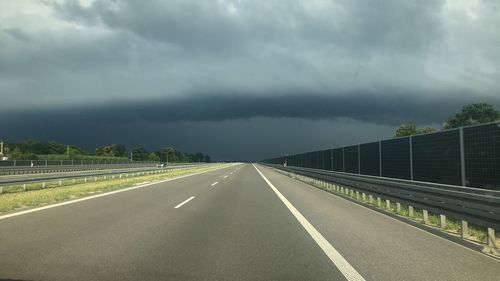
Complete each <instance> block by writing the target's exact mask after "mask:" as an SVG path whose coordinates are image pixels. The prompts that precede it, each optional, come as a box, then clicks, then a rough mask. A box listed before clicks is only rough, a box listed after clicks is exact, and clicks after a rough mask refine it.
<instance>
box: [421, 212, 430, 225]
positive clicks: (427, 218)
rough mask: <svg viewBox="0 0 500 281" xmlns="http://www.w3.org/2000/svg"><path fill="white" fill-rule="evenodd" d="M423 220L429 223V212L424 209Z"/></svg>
mask: <svg viewBox="0 0 500 281" xmlns="http://www.w3.org/2000/svg"><path fill="white" fill-rule="evenodd" d="M422 221H423V222H424V224H429V212H428V211H427V210H423V209H422Z"/></svg>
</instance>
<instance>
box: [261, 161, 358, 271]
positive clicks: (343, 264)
mask: <svg viewBox="0 0 500 281" xmlns="http://www.w3.org/2000/svg"><path fill="white" fill-rule="evenodd" d="M252 165H253V167H254V168H255V170H257V172H258V173H259V174H260V176H261V177H262V178H263V179H264V181H265V182H266V183H267V185H269V187H271V189H272V190H273V191H274V193H276V195H277V196H278V198H279V199H280V200H281V201H282V202H283V204H285V206H286V207H287V208H288V210H290V212H291V213H292V215H293V216H294V217H295V218H296V219H297V220H298V221H299V223H300V224H301V225H302V227H304V229H305V230H306V231H307V233H309V235H310V236H311V237H312V238H313V240H314V241H315V242H316V243H317V244H318V246H319V247H320V248H321V250H323V252H324V253H325V254H326V255H327V256H328V258H330V260H331V261H332V262H333V264H334V265H335V266H336V267H337V268H338V269H339V270H340V272H341V273H342V274H343V275H344V277H345V278H346V279H347V280H349V281H363V280H365V279H364V278H363V276H361V274H359V272H358V271H356V269H354V267H352V265H351V264H350V263H349V262H348V261H347V260H346V259H345V258H344V257H343V256H342V255H341V254H340V253H339V252H338V251H337V250H336V249H335V248H334V247H333V246H332V245H331V244H330V243H329V242H328V240H326V239H325V237H323V235H321V233H319V231H318V230H317V229H316V228H315V227H314V226H313V225H312V224H311V223H310V222H309V221H308V220H307V219H306V218H305V217H304V216H303V215H302V214H301V213H300V212H299V210H297V209H296V208H295V207H294V206H293V205H292V203H290V201H288V199H286V197H285V196H283V194H281V192H280V191H279V190H278V189H277V188H276V187H275V186H274V185H273V184H272V183H271V182H270V181H269V180H268V179H267V178H266V177H265V176H264V174H262V173H261V172H260V170H259V169H257V167H256V166H255V165H254V164H252Z"/></svg>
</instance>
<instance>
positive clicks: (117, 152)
mask: <svg viewBox="0 0 500 281" xmlns="http://www.w3.org/2000/svg"><path fill="white" fill-rule="evenodd" d="M95 154H96V155H98V156H110V157H126V156H127V155H126V149H125V146H124V145H123V144H111V145H107V146H103V147H99V148H97V149H96V151H95Z"/></svg>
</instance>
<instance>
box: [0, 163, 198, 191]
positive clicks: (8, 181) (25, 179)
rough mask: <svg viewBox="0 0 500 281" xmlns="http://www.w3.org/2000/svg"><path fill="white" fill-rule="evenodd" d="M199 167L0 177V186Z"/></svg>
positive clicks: (146, 168)
mask: <svg viewBox="0 0 500 281" xmlns="http://www.w3.org/2000/svg"><path fill="white" fill-rule="evenodd" d="M194 166H198V164H192V165H175V166H166V167H163V168H157V167H140V168H133V167H132V168H125V169H109V170H85V171H78V172H62V173H58V174H41V175H25V176H20V175H18V176H12V177H0V185H2V186H8V185H14V184H23V183H34V182H43V181H51V180H59V179H61V180H62V179H73V178H83V177H98V176H106V175H116V174H123V173H136V172H148V171H157V170H174V169H182V168H190V167H194Z"/></svg>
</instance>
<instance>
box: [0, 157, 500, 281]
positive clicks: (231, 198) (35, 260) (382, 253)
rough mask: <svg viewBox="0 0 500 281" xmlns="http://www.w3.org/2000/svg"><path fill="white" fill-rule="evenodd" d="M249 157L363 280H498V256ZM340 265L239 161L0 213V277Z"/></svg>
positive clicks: (128, 276)
mask: <svg viewBox="0 0 500 281" xmlns="http://www.w3.org/2000/svg"><path fill="white" fill-rule="evenodd" d="M257 167H258V169H259V170H260V171H261V172H262V173H263V175H264V176H265V177H266V178H267V179H268V180H269V181H270V182H271V183H272V184H273V185H274V186H275V187H276V188H277V190H279V192H281V194H282V195H283V196H284V197H286V199H288V201H289V202H290V203H291V204H293V206H294V207H295V208H296V209H297V210H298V211H299V212H300V213H301V214H302V215H303V216H304V218H305V219H307V220H308V221H309V222H310V224H311V225H312V226H313V227H315V228H316V229H317V231H319V233H321V234H322V235H323V237H324V238H325V239H326V240H327V241H328V243H329V244H331V246H333V247H334V248H335V249H336V250H337V251H338V252H339V253H340V255H342V256H343V258H345V260H346V261H347V262H348V263H349V264H350V265H351V266H352V267H353V268H354V269H356V270H357V272H358V273H359V274H360V275H361V276H362V277H363V278H364V279H365V280H500V261H498V260H495V259H493V258H491V257H488V256H486V255H483V254H481V253H478V252H475V251H473V250H470V249H467V248H464V247H462V246H460V245H458V244H455V243H452V242H450V241H447V240H444V239H442V238H440V237H437V236H435V235H432V234H429V233H427V232H425V231H422V230H420V229H417V228H415V227H412V226H410V225H408V224H405V223H403V222H400V221H398V220H395V219H392V218H390V217H388V216H386V215H383V214H380V213H378V212H374V211H372V210H370V209H367V208H364V207H362V206H359V205H357V204H354V203H352V202H349V201H347V200H345V199H342V198H339V197H337V196H335V195H332V194H329V193H327V192H324V191H321V190H319V189H317V188H314V187H312V186H310V185H307V184H305V183H302V182H299V181H296V180H293V179H291V178H288V177H286V176H284V175H282V174H279V173H276V172H275V171H273V170H271V169H269V168H266V167H263V166H259V165H257ZM215 182H217V184H215V185H214V183H215ZM193 196H194V198H193V199H191V200H190V201H188V202H186V203H184V204H183V205H181V203H183V202H185V201H186V200H187V199H189V198H191V197H193ZM0 200H1V196H0ZM179 205H181V206H180V207H178V208H175V207H176V206H179ZM341 267H342V266H340V267H339V265H338V264H335V263H334V262H332V260H331V259H330V258H329V257H328V256H327V254H325V252H324V251H323V250H322V248H321V247H320V246H319V245H318V243H317V242H316V240H315V238H313V237H312V236H311V235H310V234H309V233H308V232H307V231H306V230H305V228H304V227H303V225H302V224H301V223H300V222H299V221H298V220H297V219H296V217H295V216H294V215H293V214H292V213H291V211H290V210H289V208H287V206H285V204H284V203H283V201H282V200H281V199H280V198H279V197H278V196H277V195H276V193H275V192H274V191H273V190H272V189H271V187H270V186H269V185H268V184H267V183H266V181H265V180H264V179H263V177H262V176H261V175H260V174H259V173H258V172H257V170H256V169H255V168H254V166H252V165H250V164H240V165H236V166H232V167H228V168H223V169H219V170H215V171H211V172H207V173H203V174H199V175H193V176H189V177H184V178H180V179H177V180H172V181H168V182H163V183H158V184H154V185H150V186H145V187H143V188H137V189H132V190H128V191H124V192H120V193H115V194H111V195H109V196H103V197H98V198H94V199H90V200H85V201H80V202H77V203H74V204H68V205H63V206H58V207H54V208H48V209H44V210H40V211H37V212H32V213H27V214H23V215H19V216H14V217H9V218H4V219H2V218H1V217H0V280H346V279H347V278H346V277H345V276H344V273H342V270H340V269H339V268H341Z"/></svg>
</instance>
